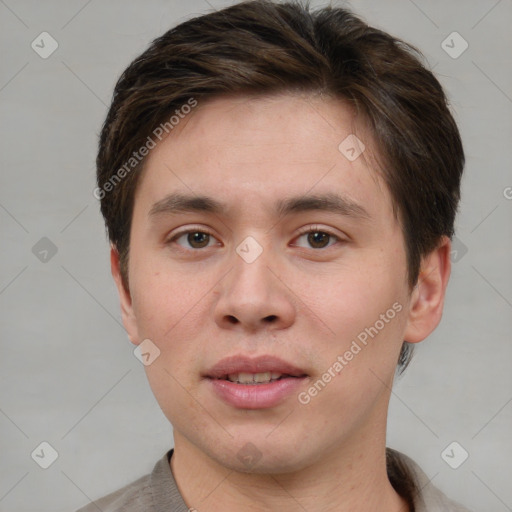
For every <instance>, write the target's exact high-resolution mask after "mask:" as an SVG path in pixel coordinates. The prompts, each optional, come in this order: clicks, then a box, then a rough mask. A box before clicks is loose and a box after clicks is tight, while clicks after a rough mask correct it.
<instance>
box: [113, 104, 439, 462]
mask: <svg viewBox="0 0 512 512" xmlns="http://www.w3.org/2000/svg"><path fill="white" fill-rule="evenodd" d="M354 126H355V125H354V120H353V118H352V115H351V112H350V111H349V110H348V108H347V107H346V106H344V105H343V104H342V103H340V102H339V101H335V100H332V99H321V98H318V97H317V98H311V97H309V98H306V97H299V96H292V95H284V96H274V97H265V98H248V97H244V98H219V99H215V100H210V101H209V102H206V103H204V104H199V106H198V107H197V108H196V109H195V111H194V112H193V113H192V114H190V115H189V116H188V117H187V118H186V119H184V120H183V121H181V124H180V125H179V126H177V127H176V128H175V130H174V131H173V132H172V133H171V136H169V137H167V138H166V139H164V140H163V141H162V142H160V143H159V145H157V147H156V148H155V149H153V150H152V151H151V152H150V154H149V156H148V159H147V161H146V167H145V171H144V174H143V176H142V177H141V180H140V182H139V185H138V189H137V192H136V196H135V206H134V212H133V219H132V227H131V245H130V258H129V267H128V272H129V283H130V290H129V293H128V292H127V291H126V290H125V289H124V288H123V287H122V284H121V281H120V277H119V265H118V259H117V255H116V253H115V251H113V253H112V262H113V267H112V268H113V273H114V277H115V278H116V281H117V283H118V286H119V291H120V293H121V301H122V309H123V320H124V323H125V326H126V328H127V331H128V334H129V337H130V339H131V341H132V342H133V343H134V344H140V343H141V342H142V341H143V340H150V343H151V344H150V345H148V342H147V341H144V343H145V344H146V345H143V347H144V346H145V347H146V349H147V347H152V348H151V349H150V352H151V353H155V354H156V353H157V352H156V349H158V350H159V351H160V354H159V356H158V357H157V358H156V359H155V360H154V361H153V362H152V363H151V364H149V365H148V366H145V369H146V372H147V376H148V379H149V382H150V385H151V388H152V390H153V392H154V394H155V397H156V399H157V400H158V402H159V404H160V407H161V408H162V410H163V412H164V413H165V415H166V416H167V418H168V419H169V421H170V422H171V423H172V425H173V427H174V432H175V438H176V436H179V438H180V439H182V440H183V441H184V442H185V440H186V442H187V443H189V444H190V445H191V446H194V447H196V448H197V449H198V450H200V452H201V453H203V454H206V455H207V456H208V457H210V458H211V459H213V460H215V461H217V462H218V463H220V464H222V465H223V466H226V467H230V468H232V469H236V470H240V471H244V470H245V471H247V470H248V466H247V460H248V459H247V458H246V455H249V456H252V457H253V460H255V459H254V458H257V459H258V465H257V468H254V469H253V471H261V472H278V471H280V472H282V471H291V470H297V469H300V468H304V467H306V466H308V465H310V464H312V463H313V462H314V461H317V460H321V459H325V458H328V457H329V456H332V455H333V454H338V455H339V453H340V451H343V450H350V449H354V447H356V446H358V443H361V442H365V441H364V440H365V439H366V440H367V441H368V439H370V438H371V436H372V435H373V434H372V432H374V430H375V428H376V426H380V427H382V432H381V433H380V434H379V435H384V430H385V421H386V411H387V405H388V400H389V393H390V392H389V386H391V383H392V379H393V375H394V372H395V367H396V363H397V359H398V355H399V352H400V348H401V345H402V342H403V340H404V338H405V339H408V340H409V341H419V340H420V339H422V338H423V337H425V336H426V334H427V333H428V332H430V330H432V329H433V327H434V324H436V323H437V321H438V318H437V317H436V314H434V313H433V312H432V311H430V310H428V308H426V306H425V303H424V300H425V298H426V299H428V300H432V293H433V291H434V289H435V287H433V288H432V287H431V288H426V289H423V291H421V290H418V289H415V290H414V291H413V292H412V294H411V292H410V289H409V287H408V283H407V267H406V251H405V246H404V237H403V233H402V231H401V228H400V225H399V222H398V221H397V219H396V218H395V216H394V215H393V209H392V202H391V197H390V194H389V192H388V190H387V188H386V186H385V184H384V182H383V181H382V179H381V178H380V176H379V174H378V172H377V171H376V170H375V169H370V168H368V166H367V163H366V161H371V159H368V158H365V156H369V152H370V148H371V146H372V144H371V140H370V139H369V138H366V137H365V136H364V134H363V132H362V131H358V137H359V139H360V140H361V141H362V142H363V144H364V145H365V147H366V150H365V152H364V153H363V154H362V155H361V156H359V157H358V158H355V159H354V158H353V157H354V155H356V152H357V151H359V150H360V149H362V147H359V148H358V147H354V144H353V141H352V144H348V145H347V146H344V145H342V147H341V150H340V149H339V146H340V143H342V141H344V140H345V139H346V138H347V136H349V135H350V134H351V133H353V131H354ZM349 141H350V139H349ZM345 144H347V143H345ZM352 147H354V151H352V150H351V148H352ZM365 153H366V154H365ZM347 156H348V157H349V158H348V157H347ZM194 197H195V198H196V199H193V198H194ZM198 197H200V198H201V199H197V198H198ZM435 265H436V266H437V267H439V260H436V263H435ZM443 272H444V274H443ZM438 274H439V275H440V276H441V277H440V278H439V279H438V281H439V282H440V283H443V276H444V275H445V274H446V265H445V267H444V270H441V271H438ZM429 275H430V277H429V279H431V277H432V272H431V273H430V274H429ZM434 275H436V272H434ZM426 282H428V280H427V281H426ZM438 291H439V290H438ZM442 291H444V288H443V290H442ZM441 294H442V293H441ZM422 301H423V302H422ZM438 302H439V300H438ZM440 302H442V297H441V299H440ZM441 306H442V304H441ZM425 311H427V313H428V314H426V313H425ZM436 311H437V310H436ZM428 315H430V316H428ZM426 317H428V318H427V320H426ZM427 331H428V332H427ZM407 337H408V338H407ZM226 358H227V359H226ZM219 365H220V366H219ZM272 372H274V375H272ZM240 373H242V375H240ZM228 374H229V375H230V377H228ZM237 374H238V375H237ZM244 374H249V375H244ZM254 374H262V375H258V377H256V380H263V381H265V380H268V379H269V378H272V377H273V378H274V379H278V380H275V381H274V380H273V381H272V382H270V383H258V384H257V383H253V384H247V383H238V382H231V381H230V379H231V380H234V381H242V382H245V381H246V380H247V379H253V380H254V377H253V375H254ZM176 443H177V446H178V441H177V440H176ZM248 443H250V444H248ZM299 447H300V449H299Z"/></svg>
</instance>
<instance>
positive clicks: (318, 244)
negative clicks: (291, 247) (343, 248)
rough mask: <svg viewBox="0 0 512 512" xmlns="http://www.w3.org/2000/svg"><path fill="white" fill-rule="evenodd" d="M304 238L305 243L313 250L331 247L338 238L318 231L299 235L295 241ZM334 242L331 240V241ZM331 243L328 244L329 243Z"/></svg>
mask: <svg viewBox="0 0 512 512" xmlns="http://www.w3.org/2000/svg"><path fill="white" fill-rule="evenodd" d="M303 237H306V241H307V243H308V244H309V245H310V247H312V248H313V249H324V248H325V247H329V246H331V245H332V244H333V243H335V242H336V241H337V240H339V238H338V237H337V236H336V235H333V234H332V233H329V232H327V231H320V230H317V229H315V230H310V231H307V232H306V233H303V234H302V235H300V236H299V237H298V238H297V240H299V239H301V238H303ZM333 238H334V240H331V239H333ZM331 241H332V243H329V242H331ZM301 247H303V246H301Z"/></svg>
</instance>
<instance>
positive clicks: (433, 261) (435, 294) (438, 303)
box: [404, 236, 451, 343]
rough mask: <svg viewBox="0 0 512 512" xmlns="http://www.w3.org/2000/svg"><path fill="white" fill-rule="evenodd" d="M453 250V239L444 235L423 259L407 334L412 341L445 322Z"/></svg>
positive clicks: (411, 304) (405, 336)
mask: <svg viewBox="0 0 512 512" xmlns="http://www.w3.org/2000/svg"><path fill="white" fill-rule="evenodd" d="M450 251H451V241H450V239H449V238H448V237H447V236H444V237H443V238H442V239H441V242H440V243H439V245H438V246H437V248H436V249H434V250H433V251H432V252H431V253H429V254H428V255H427V256H425V257H423V258H422V261H421V267H420V273H419V276H418V282H417V283H416V286H415V287H414V290H413V291H412V293H411V301H410V305H409V316H408V319H407V327H406V330H405V334H404V340H405V341H408V342H409V343H418V342H419V341H422V340H424V339H425V338H426V337H427V336H428V335H429V334H430V333H431V332H432V331H433V330H434V329H435V328H436V327H437V326H438V324H439V322H440V321H441V317H442V314H443V306H444V296H445V292H446V286H447V285H448V279H449V278H450V272H451V261H450Z"/></svg>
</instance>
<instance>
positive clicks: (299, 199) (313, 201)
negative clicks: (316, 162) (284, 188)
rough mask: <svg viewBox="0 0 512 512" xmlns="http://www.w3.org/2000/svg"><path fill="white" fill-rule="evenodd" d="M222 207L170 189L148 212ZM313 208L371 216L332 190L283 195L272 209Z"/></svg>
mask: <svg viewBox="0 0 512 512" xmlns="http://www.w3.org/2000/svg"><path fill="white" fill-rule="evenodd" d="M226 210H227V206H226V205H224V204H223V203H221V202H219V201H217V200H216V199H213V198H212V197H208V196H204V195H187V194H182V193H173V194H169V195H167V196H166V197H164V198H163V199H161V200H160V201H158V202H156V203H155V204H154V205H153V206H152V207H151V210H150V211H149V216H150V217H154V216H157V215H160V214H176V213H191V212H205V213H212V214H216V215H219V214H221V213H223V212H225V211H226ZM315 210H320V211H325V212H332V213H336V214H339V215H343V216H346V217H353V218H356V219H362V220H364V219H366V220H369V219H371V216H370V214H369V213H368V212H367V211H366V210H365V208H364V207H363V206H361V205H360V204H358V203H355V202H354V201H352V200H350V199H348V198H346V197H343V196H340V195H337V194H334V193H326V194H314V195H302V196H296V197H289V198H287V199H280V200H279V201H277V203H276V205H275V213H276V215H278V216H285V215H289V214H292V213H300V212H307V211H315Z"/></svg>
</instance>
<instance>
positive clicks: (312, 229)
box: [165, 226, 344, 252]
mask: <svg viewBox="0 0 512 512" xmlns="http://www.w3.org/2000/svg"><path fill="white" fill-rule="evenodd" d="M189 233H203V234H205V235H209V236H211V237H213V238H215V235H214V234H213V233H212V232H211V231H209V230H208V229H205V228H203V227H201V228H199V227H198V228H188V229H185V230H183V231H179V232H178V233H175V234H174V235H173V236H172V237H171V238H170V239H168V240H167V241H166V242H165V244H166V245H170V244H171V243H174V242H176V240H177V239H178V238H180V237H182V236H183V235H187V234H189ZM309 233H325V234H326V235H328V236H329V237H331V238H334V239H335V240H336V242H343V241H344V240H343V239H342V238H341V237H339V236H338V235H336V234H334V233H333V232H332V231H330V230H328V229H325V228H319V227H318V226H306V227H304V228H302V229H301V230H299V234H298V235H297V237H296V238H299V237H301V236H304V235H307V234H309ZM332 245H335V244H330V245H327V246H326V247H322V248H320V249H315V248H311V249H312V250H313V251H319V250H322V249H324V250H325V249H328V248H329V247H331V246H332ZM208 247H210V246H209V245H208V246H206V247H203V248H200V249H193V248H192V249H189V248H184V247H182V246H180V249H182V250H184V251H194V252H197V251H200V250H201V249H206V248H208ZM301 248H302V249H304V247H301Z"/></svg>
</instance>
